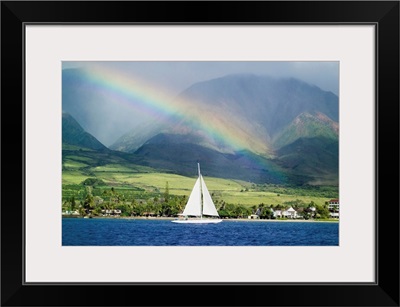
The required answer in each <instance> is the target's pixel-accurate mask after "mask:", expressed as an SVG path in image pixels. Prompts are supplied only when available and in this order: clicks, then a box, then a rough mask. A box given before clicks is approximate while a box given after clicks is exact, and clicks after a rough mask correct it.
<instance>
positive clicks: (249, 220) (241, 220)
mask: <svg viewBox="0 0 400 307" xmlns="http://www.w3.org/2000/svg"><path fill="white" fill-rule="evenodd" d="M62 218H79V219H81V218H83V217H82V216H65V215H63V216H62ZM92 218H93V219H115V220H171V221H172V220H176V219H178V218H176V217H154V216H153V217H146V216H118V217H114V216H93V217H92ZM222 221H227V222H263V223H266V222H271V223H278V222H283V223H287V222H292V223H301V222H303V223H339V220H323V221H320V220H301V219H287V220H276V219H275V220H268V219H246V218H234V219H222Z"/></svg>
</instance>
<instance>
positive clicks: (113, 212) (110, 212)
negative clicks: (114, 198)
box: [101, 209, 122, 216]
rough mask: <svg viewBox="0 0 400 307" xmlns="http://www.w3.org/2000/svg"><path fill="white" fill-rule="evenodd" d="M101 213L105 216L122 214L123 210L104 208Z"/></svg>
mask: <svg viewBox="0 0 400 307" xmlns="http://www.w3.org/2000/svg"><path fill="white" fill-rule="evenodd" d="M101 213H102V214H103V216H120V215H121V213H122V211H121V210H119V209H103V210H101Z"/></svg>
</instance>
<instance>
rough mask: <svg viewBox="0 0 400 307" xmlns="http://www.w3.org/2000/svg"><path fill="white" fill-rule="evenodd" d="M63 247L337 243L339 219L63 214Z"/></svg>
mask: <svg viewBox="0 0 400 307" xmlns="http://www.w3.org/2000/svg"><path fill="white" fill-rule="evenodd" d="M62 245H63V246H338V245H339V223H337V222H307V221H305V222H302V221H294V222H291V221H265V220H260V221H255V220H252V221H237V220H223V221H222V222H221V223H218V224H177V223H172V222H171V220H164V219H120V218H115V219H110V218H92V219H83V218H62Z"/></svg>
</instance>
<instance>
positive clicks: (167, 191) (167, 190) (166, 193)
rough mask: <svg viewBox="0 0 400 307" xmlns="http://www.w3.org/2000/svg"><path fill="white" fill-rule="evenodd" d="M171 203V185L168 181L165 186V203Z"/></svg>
mask: <svg viewBox="0 0 400 307" xmlns="http://www.w3.org/2000/svg"><path fill="white" fill-rule="evenodd" d="M168 201H169V185H168V181H167V183H166V184H165V191H164V202H166V203H168Z"/></svg>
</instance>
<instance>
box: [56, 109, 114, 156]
mask: <svg viewBox="0 0 400 307" xmlns="http://www.w3.org/2000/svg"><path fill="white" fill-rule="evenodd" d="M62 143H63V144H66V145H75V146H79V147H83V148H89V149H94V150H107V147H105V146H104V145H103V144H102V143H100V142H99V141H98V140H97V139H96V138H95V137H94V136H93V135H91V134H90V133H88V132H86V131H85V130H84V129H83V128H82V127H81V125H79V123H78V122H77V121H76V120H75V119H74V118H73V117H72V116H71V115H70V114H68V113H66V112H63V114H62Z"/></svg>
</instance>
